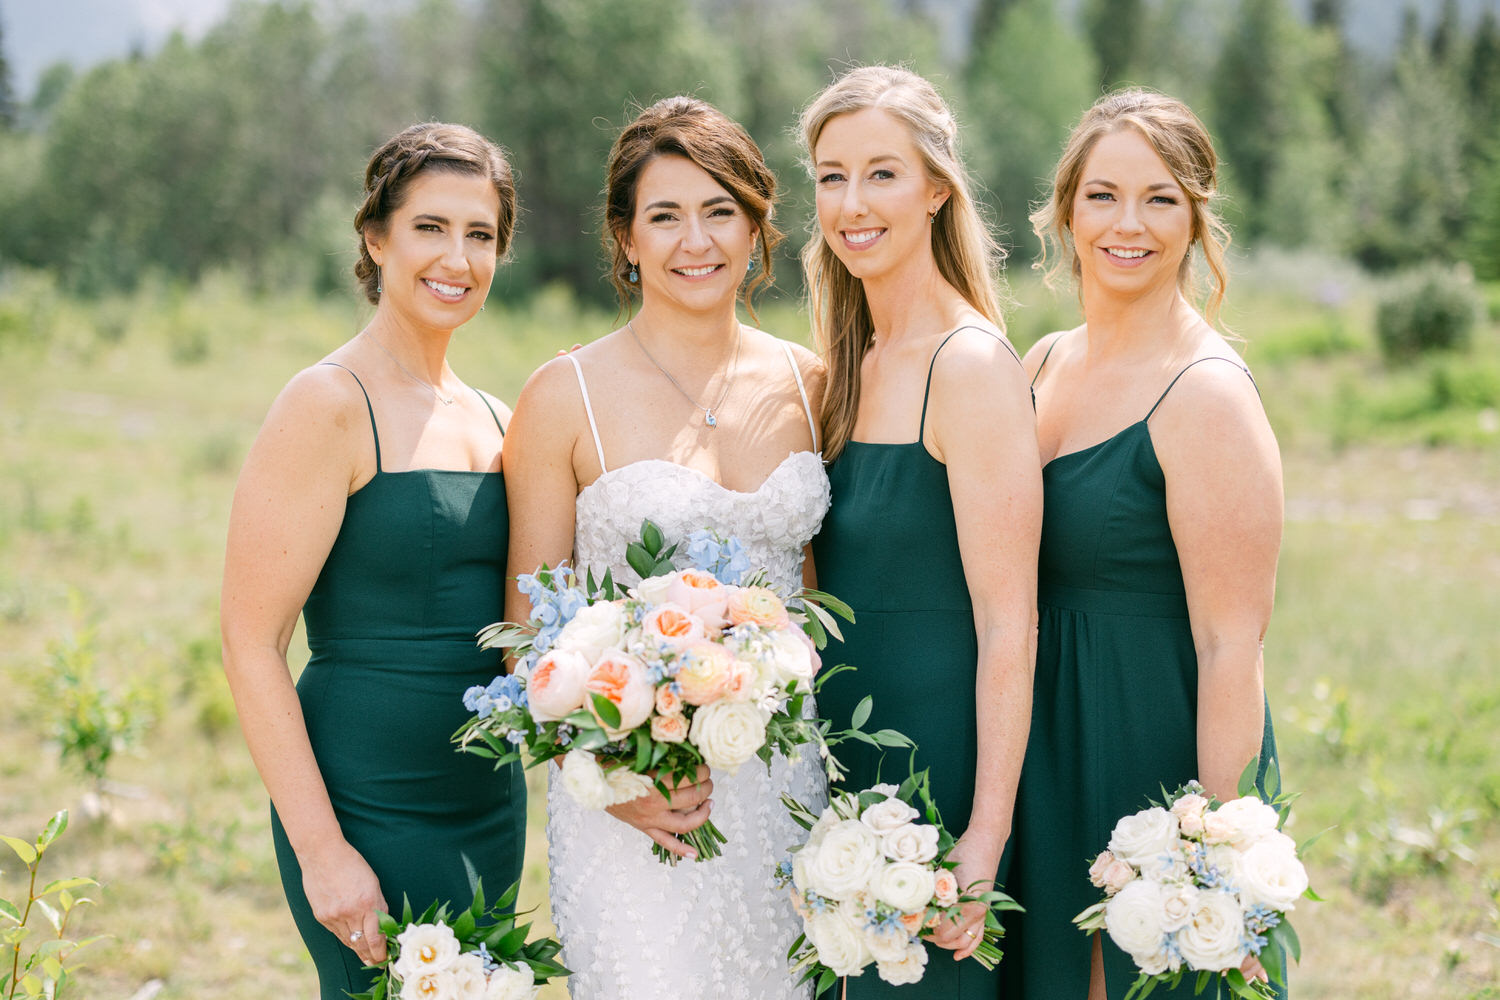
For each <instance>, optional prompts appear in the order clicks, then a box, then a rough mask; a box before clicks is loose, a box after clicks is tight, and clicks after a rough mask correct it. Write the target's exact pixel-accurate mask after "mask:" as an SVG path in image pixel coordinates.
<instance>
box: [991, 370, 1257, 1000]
mask: <svg viewBox="0 0 1500 1000" xmlns="http://www.w3.org/2000/svg"><path fill="white" fill-rule="evenodd" d="M1048 353H1049V354H1050V353H1051V352H1050V349H1049V351H1048ZM1227 360H1228V359H1224V358H1200V359H1199V361H1195V362H1193V364H1198V363H1199V362H1201V361H1227ZM1046 363H1047V361H1046V357H1043V359H1042V365H1043V366H1045V365H1046ZM1230 363H1234V362H1230ZM1188 367H1189V368H1190V367H1192V365H1189V366H1188ZM1186 370H1187V368H1184V369H1183V371H1184V372H1185V371H1186ZM1040 373H1041V369H1040V368H1038V375H1040ZM1246 374H1247V375H1248V372H1247V373H1246ZM1181 377H1182V372H1179V373H1178V374H1177V376H1176V377H1175V378H1173V380H1172V383H1171V384H1170V385H1168V387H1167V391H1166V392H1163V393H1162V395H1161V398H1160V399H1158V400H1157V402H1156V405H1154V406H1152V407H1151V410H1150V411H1149V412H1148V413H1147V414H1146V416H1145V418H1143V419H1142V420H1140V421H1138V422H1137V423H1134V424H1131V425H1130V426H1129V427H1126V428H1125V429H1124V430H1122V431H1120V432H1119V433H1118V434H1116V435H1115V436H1114V437H1111V438H1109V439H1108V440H1105V441H1102V442H1100V443H1099V444H1096V445H1094V446H1092V447H1089V448H1084V449H1083V450H1081V451H1076V452H1070V453H1068V454H1065V455H1059V456H1058V457H1056V458H1054V459H1053V460H1052V461H1050V462H1048V463H1047V465H1046V466H1045V467H1044V468H1043V469H1042V484H1043V491H1044V497H1045V500H1044V502H1045V507H1044V513H1043V518H1042V543H1041V558H1040V562H1039V564H1038V587H1039V593H1038V597H1037V604H1038V612H1039V614H1040V624H1039V632H1038V640H1037V660H1036V685H1035V694H1034V698H1033V701H1032V715H1031V736H1030V739H1029V741H1028V743H1027V749H1026V762H1025V765H1024V766H1023V768H1022V770H1021V785H1020V789H1019V791H1018V793H1017V798H1016V812H1015V819H1014V823H1013V827H1012V829H1013V833H1012V836H1011V852H1012V856H1011V867H1010V884H1009V886H1008V889H1009V891H1010V892H1011V894H1012V895H1014V896H1015V897H1016V899H1017V900H1018V901H1019V902H1020V903H1021V904H1022V905H1023V906H1025V907H1026V912H1025V913H1016V914H1007V917H1006V926H1007V935H1006V942H1007V945H1006V949H1005V950H1006V957H1005V961H1004V962H1002V963H1001V969H1002V971H1003V973H1004V978H1005V986H1006V995H1007V996H1008V997H1011V998H1012V1000H1015V998H1024V1000H1084V998H1085V997H1087V995H1088V985H1089V960H1090V954H1089V950H1090V948H1091V942H1090V940H1089V937H1088V936H1087V935H1085V934H1084V933H1083V932H1082V931H1080V930H1078V929H1077V928H1076V927H1075V926H1073V923H1072V920H1073V917H1074V916H1076V915H1077V914H1078V913H1080V912H1082V911H1083V910H1084V909H1086V908H1087V907H1089V906H1091V905H1092V904H1093V903H1095V902H1097V901H1098V900H1099V899H1101V898H1102V895H1101V892H1100V890H1099V889H1096V888H1094V886H1093V885H1092V884H1091V883H1090V882H1089V877H1088V868H1089V862H1090V861H1091V860H1092V859H1093V858H1094V856H1095V855H1097V854H1098V853H1099V852H1100V851H1102V850H1104V848H1105V845H1106V844H1107V843H1108V842H1109V836H1110V832H1111V831H1112V830H1113V829H1114V825H1115V823H1117V822H1118V821H1119V820H1120V819H1121V818H1122V817H1124V816H1126V815H1128V814H1130V813H1134V812H1137V811H1139V810H1141V809H1144V808H1146V806H1147V800H1148V799H1157V800H1160V798H1161V788H1162V786H1165V787H1166V788H1167V789H1168V790H1169V791H1170V790H1173V789H1175V788H1177V787H1178V786H1179V785H1181V784H1182V783H1183V782H1185V781H1188V780H1189V779H1192V778H1196V777H1197V776H1198V746H1197V732H1196V728H1195V727H1196V723H1197V715H1198V702H1197V699H1198V658H1197V653H1196V651H1195V649H1194V646H1193V636H1192V630H1191V627H1190V625H1189V622H1188V607H1187V598H1186V596H1185V591H1184V587H1183V582H1182V568H1181V566H1180V565H1179V563H1178V559H1177V546H1176V545H1175V544H1174V543H1173V541H1172V530H1171V526H1170V525H1169V524H1168V523H1167V503H1166V486H1167V484H1166V478H1165V476H1164V475H1163V473H1162V470H1161V466H1160V465H1159V464H1158V463H1157V460H1156V452H1155V451H1154V450H1153V448H1152V445H1151V432H1150V429H1149V426H1148V421H1149V420H1150V419H1151V415H1152V414H1153V413H1155V412H1156V407H1157V406H1160V405H1161V401H1162V400H1163V399H1165V398H1166V396H1167V392H1170V391H1171V389H1172V385H1175V384H1176V382H1177V378H1181ZM1033 381H1034V380H1033ZM1275 755H1276V742H1275V737H1274V735H1273V733H1272V731H1271V712H1270V708H1269V706H1268V707H1267V708H1266V712H1265V730H1264V734H1263V736H1262V750H1261V768H1260V779H1259V780H1260V784H1261V787H1262V788H1264V782H1265V778H1266V772H1267V768H1268V766H1269V764H1270V762H1271V761H1272V760H1273V759H1274V757H1275ZM1101 938H1102V939H1103V949H1104V971H1105V980H1106V986H1107V989H1108V994H1109V997H1110V1000H1120V998H1121V997H1123V996H1124V995H1125V993H1126V991H1127V990H1128V989H1129V988H1130V984H1131V983H1132V982H1134V981H1135V978H1136V975H1137V970H1136V969H1135V966H1134V964H1133V963H1132V962H1131V960H1130V958H1129V956H1127V955H1126V954H1125V953H1124V952H1122V951H1121V950H1120V949H1119V948H1117V947H1115V945H1114V943H1113V942H1112V941H1110V939H1109V936H1108V935H1107V934H1102V935H1101ZM1195 980H1196V977H1194V976H1186V977H1184V979H1183V983H1182V985H1181V986H1180V987H1179V988H1178V990H1177V991H1175V993H1176V994H1183V995H1187V996H1192V989H1193V985H1194V983H1195ZM1220 992H1221V993H1222V995H1223V996H1225V997H1227V996H1229V995H1230V994H1229V991H1228V990H1227V989H1224V990H1222V991H1220ZM1160 993H1161V991H1160V990H1158V991H1157V993H1155V994H1153V996H1155V995H1160ZM1203 995H1204V996H1209V997H1212V996H1214V990H1213V989H1209V990H1207V991H1205V993H1204V994H1203Z"/></svg>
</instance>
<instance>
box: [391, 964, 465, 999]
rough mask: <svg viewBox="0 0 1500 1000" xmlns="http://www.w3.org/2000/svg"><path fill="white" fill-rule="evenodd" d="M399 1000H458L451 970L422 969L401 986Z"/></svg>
mask: <svg viewBox="0 0 1500 1000" xmlns="http://www.w3.org/2000/svg"><path fill="white" fill-rule="evenodd" d="M401 1000H459V995H458V988H457V984H456V983H455V982H454V979H453V970H452V969H424V970H423V971H421V972H419V973H417V974H416V975H414V976H412V977H411V978H410V979H407V980H405V981H404V982H402V984H401Z"/></svg>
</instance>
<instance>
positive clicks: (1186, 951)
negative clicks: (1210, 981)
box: [1177, 891, 1245, 972]
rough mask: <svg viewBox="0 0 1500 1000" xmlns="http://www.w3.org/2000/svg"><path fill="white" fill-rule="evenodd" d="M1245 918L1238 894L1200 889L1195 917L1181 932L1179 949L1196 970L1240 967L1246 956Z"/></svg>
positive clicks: (1189, 964) (1212, 970) (1220, 969)
mask: <svg viewBox="0 0 1500 1000" xmlns="http://www.w3.org/2000/svg"><path fill="white" fill-rule="evenodd" d="M1244 941H1245V921H1244V918H1243V917H1242V916H1241V915H1240V904H1239V903H1238V902H1237V901H1236V900H1235V898H1234V893H1232V892H1225V891H1210V892H1200V893H1199V894H1198V905H1197V906H1196V907H1195V908H1194V910H1193V915H1192V918H1191V919H1190V920H1189V921H1188V922H1187V924H1186V925H1185V926H1184V927H1183V928H1182V930H1180V931H1178V932H1177V949H1178V950H1179V951H1180V952H1182V959H1183V961H1185V962H1187V964H1188V966H1189V967H1190V968H1193V969H1195V970H1199V971H1202V970H1205V969H1206V970H1208V971H1209V972H1222V971H1224V970H1225V969H1237V968H1239V965H1240V962H1241V961H1242V960H1243V959H1244V957H1245V944H1244Z"/></svg>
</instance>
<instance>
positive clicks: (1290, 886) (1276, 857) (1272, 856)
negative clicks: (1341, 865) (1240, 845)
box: [1236, 831, 1307, 913]
mask: <svg viewBox="0 0 1500 1000" xmlns="http://www.w3.org/2000/svg"><path fill="white" fill-rule="evenodd" d="M1236 884H1237V885H1238V887H1239V890H1240V900H1241V901H1242V902H1243V903H1245V904H1246V905H1247V906H1253V905H1254V904H1256V903H1261V904H1264V905H1265V906H1268V907H1270V908H1271V909H1273V910H1279V911H1281V912H1283V913H1284V912H1286V911H1287V910H1290V909H1292V907H1293V906H1295V905H1296V903H1297V900H1299V899H1301V898H1302V894H1303V893H1304V892H1306V891H1307V869H1306V868H1304V867H1303V866H1302V862H1301V861H1298V860H1297V845H1296V843H1294V842H1293V841H1292V838H1291V837H1288V836H1287V835H1286V834H1284V833H1281V832H1279V831H1278V832H1276V833H1272V834H1271V835H1269V836H1267V837H1264V838H1262V839H1261V840H1259V841H1257V842H1256V843H1254V844H1252V845H1250V848H1249V849H1248V850H1246V851H1245V853H1244V854H1242V855H1240V869H1239V878H1238V879H1237V880H1236Z"/></svg>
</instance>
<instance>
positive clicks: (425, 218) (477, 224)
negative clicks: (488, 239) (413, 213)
mask: <svg viewBox="0 0 1500 1000" xmlns="http://www.w3.org/2000/svg"><path fill="white" fill-rule="evenodd" d="M412 221H413V222H436V223H437V224H438V225H440V226H446V225H448V220H447V219H446V218H444V217H443V216H441V215H419V216H417V217H415V218H414V219H412ZM469 225H470V226H471V227H472V228H475V229H494V228H495V224H494V223H493V222H486V221H484V220H483V219H476V220H474V221H473V222H471V223H469Z"/></svg>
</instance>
